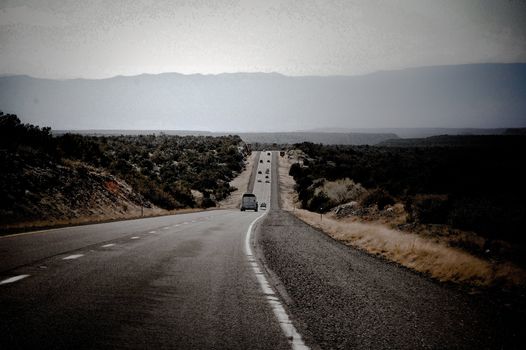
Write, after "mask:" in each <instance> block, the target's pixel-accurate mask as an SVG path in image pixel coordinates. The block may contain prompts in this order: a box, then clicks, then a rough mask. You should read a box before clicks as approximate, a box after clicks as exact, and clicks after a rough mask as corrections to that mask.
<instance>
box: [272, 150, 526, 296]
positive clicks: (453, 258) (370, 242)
mask: <svg viewBox="0 0 526 350" xmlns="http://www.w3.org/2000/svg"><path fill="white" fill-rule="evenodd" d="M291 165H292V161H291V160H290V159H287V158H285V157H283V158H281V157H280V159H279V181H280V191H281V202H282V203H281V206H282V208H283V209H284V210H287V211H291V212H292V213H293V214H294V215H295V216H296V217H298V218H299V219H301V220H303V221H304V222H306V223H307V224H309V225H311V226H313V227H316V228H318V229H320V230H322V231H323V232H325V233H326V234H327V235H329V236H330V237H332V238H334V239H336V240H338V241H340V242H342V243H343V244H346V245H349V246H353V247H355V248H358V249H361V250H364V251H366V252H368V253H370V254H374V255H379V256H382V257H384V258H386V259H388V260H391V261H394V262H396V263H398V264H400V265H402V266H405V267H407V268H410V269H413V270H415V271H418V272H421V273H424V274H426V275H429V276H431V277H433V278H435V279H437V280H439V281H442V282H446V281H447V282H454V283H459V284H465V285H470V286H477V287H498V286H502V287H508V288H510V287H515V286H520V287H525V286H526V271H525V270H524V269H521V268H520V267H518V266H516V265H514V264H513V263H510V262H505V261H500V262H497V261H491V260H486V259H483V258H481V257H477V256H474V255H472V254H470V253H469V252H466V251H463V250H462V249H460V248H456V247H451V246H448V245H447V243H446V242H442V241H437V240H433V239H430V238H427V237H425V236H421V235H418V234H415V233H407V232H402V231H399V230H395V229H392V228H389V227H388V226H387V225H385V224H378V223H365V222H356V221H354V220H350V219H347V218H344V219H338V218H336V217H335V216H334V214H332V213H329V214H324V215H323V216H321V215H320V214H318V213H313V212H310V211H307V210H303V209H298V208H297V207H299V205H298V204H297V197H296V193H295V191H294V184H295V182H294V179H293V178H292V177H291V176H289V175H288V173H289V169H290V166H291Z"/></svg>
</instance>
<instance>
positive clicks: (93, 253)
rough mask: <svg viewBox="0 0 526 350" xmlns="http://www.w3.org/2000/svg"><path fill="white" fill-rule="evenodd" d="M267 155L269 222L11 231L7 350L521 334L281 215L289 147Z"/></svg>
mask: <svg viewBox="0 0 526 350" xmlns="http://www.w3.org/2000/svg"><path fill="white" fill-rule="evenodd" d="M271 158H272V160H271ZM260 159H261V160H262V161H263V162H257V166H258V168H257V169H255V170H254V173H253V179H254V182H253V185H252V188H253V191H254V193H255V194H256V195H257V196H258V199H259V202H260V203H261V202H266V203H267V204H268V205H270V207H269V208H268V209H267V211H268V215H266V216H264V217H261V218H260V216H261V214H262V213H263V211H261V210H260V211H259V212H257V213H254V212H243V213H242V212H240V211H239V210H212V211H205V212H200V213H192V214H182V215H174V216H165V217H158V218H146V219H140V220H130V221H122V222H113V223H106V224H97V225H88V226H79V227H71V228H64V229H57V230H49V231H42V232H36V233H28V234H21V235H14V236H8V237H0V348H1V349H17V348H35V349H36V348H38V349H43V348H54V349H88V348H89V349H116V348H118V349H146V348H149V349H290V348H296V349H301V348H307V347H310V348H312V349H322V348H323V349H325V348H326V349H333V348H341V349H380V348H385V349H414V348H422V349H430V348H434V349H442V348H471V349H478V348H514V347H515V346H516V345H517V344H518V341H519V340H521V337H523V336H522V335H520V334H518V333H520V332H519V331H520V323H517V325H515V326H511V323H510V317H515V316H517V315H515V314H514V313H513V310H507V309H502V308H499V307H497V306H495V305H493V304H491V303H488V302H487V300H486V299H483V298H476V297H472V296H468V295H467V294H465V293H462V292H459V291H457V290H456V289H454V288H451V287H447V286H443V285H440V284H437V283H434V282H431V281H429V280H428V279H426V278H424V277H421V276H419V275H417V274H415V273H412V272H411V271H408V270H405V269H402V268H400V267H398V266H396V265H394V264H390V263H387V262H385V261H383V260H379V259H376V258H373V257H370V256H367V255H365V254H363V253H360V252H358V251H355V250H353V249H350V248H348V247H344V246H343V245H341V244H339V243H337V242H335V241H333V240H331V239H329V238H327V237H326V236H324V235H323V234H321V233H319V232H318V231H316V230H314V229H312V228H310V227H309V226H307V225H305V224H303V223H301V222H299V221H298V220H297V219H295V218H294V217H293V216H291V215H290V214H288V213H285V212H282V211H281V210H280V209H279V201H278V190H279V189H278V182H277V178H278V177H277V167H274V166H272V165H273V164H276V160H277V155H276V153H275V152H274V153H273V154H272V156H268V155H267V154H266V153H262V154H261V156H260ZM267 160H271V161H270V162H267ZM266 168H269V169H270V175H269V181H270V183H266V182H265V180H266V179H265V170H266ZM258 170H261V171H262V174H257V171H258ZM258 179H261V182H259V181H258ZM258 218H260V219H259V220H258V221H256V219H258ZM251 225H253V226H252V227H254V232H253V233H252V234H251V235H248V234H249V233H250V232H251V230H250V227H251ZM247 237H248V240H247ZM268 282H270V284H269V283H268ZM274 291H276V292H277V294H274ZM519 316H520V315H519ZM291 320H292V323H291V322H290V321H291ZM517 321H518V322H519V321H520V322H522V321H524V319H523V318H522V319H518V320H517ZM522 324H524V323H522ZM506 328H508V329H506ZM518 330H519V331H518Z"/></svg>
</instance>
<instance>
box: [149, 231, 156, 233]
mask: <svg viewBox="0 0 526 350" xmlns="http://www.w3.org/2000/svg"><path fill="white" fill-rule="evenodd" d="M155 232H157V231H150V232H148V233H155Z"/></svg>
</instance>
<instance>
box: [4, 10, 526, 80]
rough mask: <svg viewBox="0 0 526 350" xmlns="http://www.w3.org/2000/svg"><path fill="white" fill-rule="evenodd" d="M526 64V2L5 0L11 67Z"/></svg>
mask: <svg viewBox="0 0 526 350" xmlns="http://www.w3.org/2000/svg"><path fill="white" fill-rule="evenodd" d="M483 62H500V63H508V62H526V1H522V0H487V1H482V0H451V1H436V0H390V1H375V0H364V1H351V0H343V1H333V0H324V1H312V0H301V1H276V0H264V1H262V0H254V1H227V0H222V1H206V0H175V1H174V0H169V1H162V0H161V1H158V0H157V1H120V0H112V1H57V0H32V1H18V0H13V1H10V0H7V1H6V0H0V74H27V75H31V76H35V77H47V78H76V77H83V78H103V77H111V76H115V75H136V74H141V73H161V72H180V73H186V74H189V73H205V74H207V73H213V74H216V73H222V72H239V71H244V72H253V71H258V72H279V73H282V74H286V75H355V74H363V73H368V72H373V71H377V70H391V69H398V68H406V67H415V66H429V65H447V64H460V63H483Z"/></svg>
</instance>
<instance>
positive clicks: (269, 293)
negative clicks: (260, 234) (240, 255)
mask: <svg viewBox="0 0 526 350" xmlns="http://www.w3.org/2000/svg"><path fill="white" fill-rule="evenodd" d="M266 214H267V213H264V214H262V215H260V216H258V217H257V218H256V219H255V220H254V221H252V223H251V224H250V226H249V227H248V230H247V234H246V236H245V254H246V256H247V259H248V261H249V263H250V266H251V267H252V271H254V273H255V274H256V278H257V280H258V282H259V286H260V287H261V290H262V291H263V294H265V297H266V300H267V302H268V303H269V304H270V306H271V308H272V311H273V312H274V315H275V316H276V318H277V319H278V322H279V325H280V327H281V330H282V331H283V333H284V334H285V336H286V337H287V340H288V341H289V342H290V345H291V346H292V349H293V350H310V348H309V347H308V346H307V345H305V343H304V342H303V339H302V338H301V335H300V334H299V333H298V331H297V330H296V327H294V325H293V324H292V321H291V320H290V317H289V315H288V314H287V311H285V308H284V307H283V305H282V304H281V302H280V301H279V298H278V297H277V296H276V293H274V291H273V290H272V288H271V287H270V284H269V283H268V281H267V278H266V277H265V275H264V274H263V272H262V271H261V269H260V267H259V264H258V262H257V260H256V258H255V256H254V253H253V252H252V247H251V246H250V237H251V235H252V228H253V227H254V224H255V223H256V222H257V221H258V220H259V219H261V218H262V217H264V216H265V215H266Z"/></svg>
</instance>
